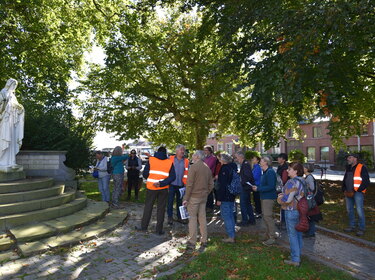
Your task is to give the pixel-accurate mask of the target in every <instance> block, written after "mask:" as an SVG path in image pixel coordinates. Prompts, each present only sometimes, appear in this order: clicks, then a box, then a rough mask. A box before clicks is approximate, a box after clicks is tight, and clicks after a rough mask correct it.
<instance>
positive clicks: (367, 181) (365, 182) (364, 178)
mask: <svg viewBox="0 0 375 280" xmlns="http://www.w3.org/2000/svg"><path fill="white" fill-rule="evenodd" d="M357 165H358V164H356V165H354V166H351V165H348V166H347V167H346V171H345V175H344V180H342V188H341V189H342V191H343V192H344V191H345V190H347V188H346V184H345V181H346V176H347V173H348V172H353V174H354V171H355V169H356V168H357ZM361 177H362V183H361V185H360V186H359V188H358V192H362V191H363V190H365V189H367V187H368V186H369V185H370V176H369V174H368V170H367V167H366V166H364V165H363V166H362V170H361Z"/></svg>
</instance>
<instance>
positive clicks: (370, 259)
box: [0, 203, 375, 280]
mask: <svg viewBox="0 0 375 280" xmlns="http://www.w3.org/2000/svg"><path fill="white" fill-rule="evenodd" d="M126 205H127V206H126V208H127V210H129V212H130V217H129V219H128V221H127V223H126V224H125V225H124V226H123V227H121V228H119V229H117V230H115V231H114V232H112V233H110V234H108V235H106V236H104V237H100V238H97V239H95V240H92V241H88V242H84V243H82V244H81V245H78V246H75V247H73V248H71V249H69V250H68V251H64V250H62V251H61V252H60V253H45V254H43V255H37V256H33V257H29V258H25V259H18V260H15V261H11V262H8V263H5V264H3V265H2V266H1V267H0V279H4V280H5V279H25V280H29V279H61V280H63V279H64V280H65V279H154V278H156V277H157V276H158V275H160V274H165V273H166V272H168V273H173V272H174V271H176V270H177V269H178V268H179V267H181V266H182V265H183V263H184V262H185V263H186V258H190V256H186V255H184V244H185V243H186V241H187V239H186V237H185V235H186V231H187V226H185V225H181V224H175V225H174V226H173V227H172V228H166V229H169V230H170V232H168V233H167V234H165V235H164V236H158V235H155V234H153V233H151V232H150V233H141V232H137V231H135V230H134V226H135V225H139V223H140V218H141V215H142V211H143V205H142V204H136V203H127V204H126ZM153 220H155V217H153ZM258 221H260V222H258V223H257V225H256V226H252V227H247V228H243V229H240V231H243V232H249V233H252V234H260V233H261V232H262V222H261V220H258ZM152 226H153V225H152ZM152 226H151V227H152ZM208 229H209V234H213V233H219V232H224V229H223V222H222V221H221V220H220V217H218V216H216V215H215V216H214V217H212V218H211V220H210V221H209V225H208ZM278 243H279V245H280V246H285V247H288V246H289V245H288V242H287V236H286V233H285V232H283V233H282V235H281V238H280V240H279V241H278ZM304 253H305V254H307V255H309V256H311V257H312V258H314V259H316V260H318V261H323V262H325V263H328V264H330V265H332V266H334V267H335V266H339V267H341V268H342V269H344V270H347V271H350V272H352V274H353V275H354V276H356V277H357V278H359V279H375V270H374V269H373V267H374V260H375V251H374V250H370V249H367V248H361V247H358V246H357V245H353V244H350V243H347V242H344V241H340V240H336V239H333V238H331V237H329V236H326V235H323V234H320V233H317V236H316V238H314V239H308V240H305V247H304ZM358 271H360V272H361V273H360V274H359V273H357V272H358Z"/></svg>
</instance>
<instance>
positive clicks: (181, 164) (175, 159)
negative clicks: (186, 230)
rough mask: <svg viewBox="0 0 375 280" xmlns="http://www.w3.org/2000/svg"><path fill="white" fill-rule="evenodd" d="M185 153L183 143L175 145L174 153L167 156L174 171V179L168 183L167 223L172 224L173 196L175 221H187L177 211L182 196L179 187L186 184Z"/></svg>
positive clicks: (186, 165) (184, 222)
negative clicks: (175, 210)
mask: <svg viewBox="0 0 375 280" xmlns="http://www.w3.org/2000/svg"><path fill="white" fill-rule="evenodd" d="M184 155H185V146H184V145H181V144H179V145H177V147H176V155H175V156H171V157H169V159H170V160H171V161H172V163H173V166H174V170H175V172H176V179H175V180H174V181H173V182H172V183H171V184H170V186H169V190H168V191H169V193H168V206H167V214H168V224H169V225H172V224H173V204H174V198H175V197H176V209H177V221H178V222H180V223H183V224H186V223H187V220H182V219H181V214H180V211H179V207H180V206H181V205H182V197H181V194H180V189H181V188H183V187H184V186H185V185H186V181H187V175H188V170H189V160H188V159H187V158H184Z"/></svg>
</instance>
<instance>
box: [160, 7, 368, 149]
mask: <svg viewBox="0 0 375 280" xmlns="http://www.w3.org/2000/svg"><path fill="white" fill-rule="evenodd" d="M163 2H168V1H163ZM196 4H198V5H199V9H201V10H202V11H203V13H204V24H203V25H204V26H205V25H209V26H217V27H218V29H219V32H218V33H219V34H220V43H221V44H222V45H225V46H226V47H228V48H229V49H231V60H229V61H230V62H231V65H233V64H237V65H244V67H245V72H246V74H247V82H248V84H249V85H252V86H253V87H251V88H250V87H249V91H248V92H247V99H245V100H244V102H243V104H242V106H241V108H242V109H241V110H239V115H238V116H237V117H236V118H235V121H236V123H235V127H236V131H235V132H236V133H238V134H239V135H240V136H241V139H242V140H244V141H245V142H247V143H249V142H250V143H254V142H257V141H258V140H264V141H265V143H266V146H267V147H270V146H272V145H274V144H275V143H276V142H277V141H278V139H279V137H283V136H284V133H285V131H286V130H287V129H288V128H293V127H296V126H297V124H298V122H299V121H306V120H311V119H312V118H314V117H316V116H317V115H318V116H328V117H330V118H331V121H330V127H329V128H330V134H331V136H332V138H333V141H334V144H335V145H336V146H339V145H340V143H342V142H341V139H342V137H348V136H351V135H353V134H359V133H360V130H361V128H362V126H363V124H364V123H367V122H368V121H370V120H372V119H373V118H374V117H375V107H374V104H375V93H374V79H375V71H374V69H375V64H374V63H375V52H374V46H375V44H374V43H375V41H374V40H375V34H374V32H375V31H374V30H375V15H374V11H375V2H374V1H369V0H359V1H346V0H335V1H333V0H328V1H316V0H298V1H294V0H293V1H288V0H276V1H275V0H272V1H271V0H264V1H257V0H239V1H231V0H217V1H206V0H197V1H186V2H185V6H184V8H185V9H189V8H191V7H193V6H194V5H196ZM249 114H250V115H251V117H249Z"/></svg>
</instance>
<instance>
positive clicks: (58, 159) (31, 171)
mask: <svg viewBox="0 0 375 280" xmlns="http://www.w3.org/2000/svg"><path fill="white" fill-rule="evenodd" d="M66 153H67V151H26V150H21V151H20V152H19V153H18V154H17V157H16V162H17V164H19V165H22V166H23V170H24V171H25V173H26V176H28V177H51V178H53V179H54V180H55V182H62V183H64V184H65V186H67V187H69V188H73V189H75V188H77V182H76V180H75V176H76V174H75V172H74V170H73V169H71V168H69V167H67V166H66V165H65V164H64V161H65V159H66V156H65V155H66Z"/></svg>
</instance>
